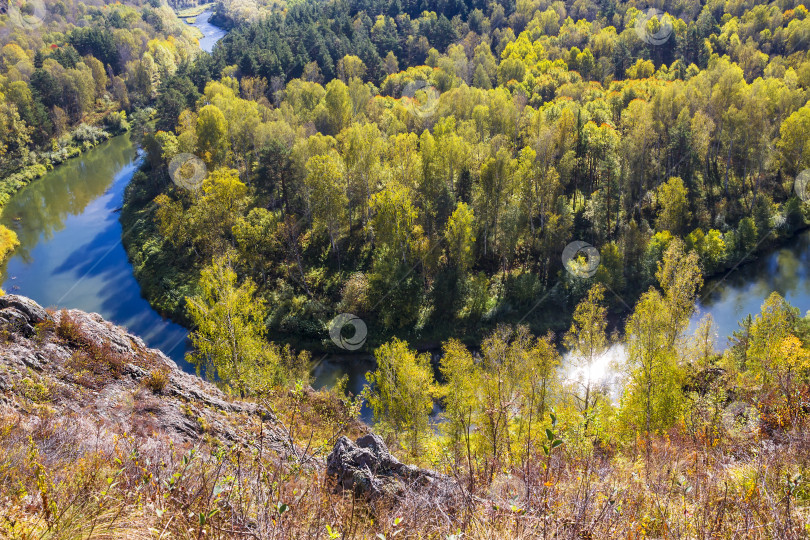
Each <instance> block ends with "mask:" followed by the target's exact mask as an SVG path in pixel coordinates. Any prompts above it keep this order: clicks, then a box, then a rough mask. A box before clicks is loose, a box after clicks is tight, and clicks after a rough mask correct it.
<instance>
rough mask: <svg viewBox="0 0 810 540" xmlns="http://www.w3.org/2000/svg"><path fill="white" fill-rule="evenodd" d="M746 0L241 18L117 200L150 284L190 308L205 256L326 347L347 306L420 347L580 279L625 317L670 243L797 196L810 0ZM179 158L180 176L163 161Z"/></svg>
mask: <svg viewBox="0 0 810 540" xmlns="http://www.w3.org/2000/svg"><path fill="white" fill-rule="evenodd" d="M754 4H755V3H751V2H749V3H721V2H714V3H708V4H706V5H704V6H700V5H698V4H688V5H683V6H681V5H675V6H669V5H667V6H663V7H665V8H666V9H667V10H668V11H666V13H665V14H661V15H658V16H656V14H655V13H656V12H655V11H654V10H652V11H651V10H650V9H643V10H640V9H638V8H637V7H635V6H633V5H632V4H629V3H621V4H609V5H606V6H601V7H598V6H595V5H593V4H589V3H582V2H576V3H573V4H570V3H569V4H565V3H562V2H554V3H548V2H547V3H544V2H521V3H518V4H515V5H513V4H510V3H504V4H494V3H493V4H489V5H484V4H481V5H478V4H475V3H470V4H466V3H449V4H445V3H438V4H436V5H433V4H418V5H417V4H413V5H411V4H401V3H374V2H368V3H365V2H329V3H325V4H323V3H315V2H302V3H297V4H295V5H291V6H289V7H288V8H287V9H286V10H284V11H283V12H282V11H273V12H272V13H270V14H269V15H267V16H266V17H264V18H260V19H258V20H257V21H255V22H252V23H245V24H242V25H239V26H237V28H235V29H234V30H233V31H232V32H231V33H230V34H229V35H228V36H227V37H226V38H225V39H224V40H223V41H222V42H221V43H220V44H218V46H217V48H216V50H215V52H214V54H213V56H208V55H202V56H199V57H197V59H196V60H194V61H192V62H188V63H184V64H182V65H179V66H178V68H177V72H176V73H174V74H173V75H171V76H167V77H164V78H163V79H162V80H161V81H160V84H159V97H158V98H157V104H156V106H155V110H156V118H157V122H156V124H155V131H154V132H151V133H148V134H147V136H146V138H145V141H144V146H145V148H146V149H147V151H148V163H149V167H148V168H147V169H146V170H145V171H144V174H143V175H140V176H139V177H138V178H137V179H136V181H135V182H134V185H133V187H132V189H131V194H130V195H131V196H130V204H129V205H128V209H126V210H125V223H126V224H127V225H128V226H129V228H132V227H134V232H133V234H132V235H131V239H130V241H129V244H128V245H129V248H130V255H131V257H132V259H133V261H134V264H135V266H136V272H137V273H138V276H139V278H140V280H141V282H142V284H143V286H144V290H145V294H146V295H147V297H148V298H149V299H150V300H151V301H152V303H153V305H155V306H157V308H158V309H159V310H160V311H161V312H164V313H167V314H171V315H172V316H173V317H175V318H177V319H179V320H182V321H185V322H187V323H188V322H189V321H190V319H189V317H188V313H187V311H186V301H185V298H186V297H187V296H193V295H194V294H196V293H198V292H199V287H198V281H199V276H200V272H201V270H202V269H203V268H205V267H206V265H209V264H211V262H212V261H213V260H214V259H216V258H218V257H223V256H225V257H227V258H228V260H229V261H230V264H231V266H232V268H233V269H234V271H235V272H236V274H237V275H238V276H239V280H240V282H246V283H248V282H249V286H250V287H255V289H256V294H257V295H258V296H259V297H260V298H261V299H262V300H263V301H264V305H265V306H266V308H265V312H264V313H263V314H262V316H263V318H264V321H265V325H266V327H267V329H268V331H269V332H270V335H271V336H272V337H273V338H274V339H278V340H281V341H285V342H294V343H298V344H306V345H308V346H313V347H316V348H318V347H321V346H322V347H328V346H330V342H329V340H328V339H325V338H326V337H327V331H326V329H327V327H328V324H329V322H330V321H331V320H332V319H333V318H334V317H335V316H336V315H337V314H338V313H341V312H346V313H352V314H355V315H357V316H358V317H361V318H363V320H364V321H365V322H366V324H367V325H368V327H369V339H370V340H371V342H372V343H377V344H379V343H382V342H383V341H385V339H387V338H388V337H390V336H392V335H398V336H400V337H404V338H408V339H411V340H415V341H416V342H419V343H423V344H431V343H434V344H435V343H438V342H440V341H441V340H442V339H444V338H446V337H449V336H456V337H460V338H464V339H467V340H468V341H470V342H474V341H478V340H480V330H481V329H482V328H484V329H493V328H494V327H495V325H496V324H497V323H499V322H512V323H515V322H524V323H527V324H529V325H530V327H531V328H532V330H533V331H535V332H538V333H542V332H545V331H546V330H547V329H549V328H551V329H554V330H557V331H560V330H564V329H565V327H566V326H567V317H560V316H559V309H560V308H562V309H563V312H567V313H568V314H569V316H570V314H571V313H572V312H573V308H574V306H575V305H576V303H577V302H578V301H579V300H580V299H581V298H583V296H584V294H585V292H586V291H587V290H588V288H589V287H590V285H591V284H592V282H598V283H601V284H603V285H604V286H605V287H606V288H607V289H608V291H609V293H608V296H607V297H606V300H607V301H608V302H609V304H610V309H611V311H614V312H617V313H624V314H626V313H627V312H628V311H629V306H631V305H632V304H633V303H634V302H635V301H636V300H637V299H638V298H639V296H640V294H641V293H642V292H643V291H645V290H646V289H647V288H648V287H649V286H650V285H652V284H654V283H655V272H656V269H657V266H658V263H659V262H660V260H661V257H662V254H663V253H664V251H665V250H666V248H667V246H668V245H669V244H670V243H671V241H672V240H673V239H674V238H681V239H683V241H684V242H685V244H686V246H687V248H688V249H692V250H695V251H696V252H697V253H698V256H699V258H700V264H701V268H702V270H703V272H704V273H705V274H706V276H712V275H716V274H720V273H722V272H724V271H727V270H728V269H731V268H734V267H736V266H737V265H739V264H740V263H741V262H744V261H745V260H747V259H749V258H751V257H753V256H755V253H756V252H757V251H758V250H760V249H765V248H768V247H771V246H773V245H774V244H775V243H776V242H779V241H780V240H782V239H784V238H787V237H790V236H791V235H792V234H793V233H794V232H796V231H797V230H799V229H801V228H803V227H804V226H805V223H806V210H807V207H806V206H805V205H804V204H803V200H802V196H803V195H804V192H803V191H801V192H800V193H798V194H797V192H796V191H795V190H794V181H795V180H796V178H797V177H798V176H799V173H800V172H801V171H803V170H804V169H805V168H806V167H807V166H808V163H807V161H808V159H810V157H808V154H807V153H806V152H804V148H805V145H806V144H807V138H806V136H805V133H806V126H807V121H808V118H810V108H808V107H807V105H806V104H807V98H808V95H807V89H808V85H810V60H808V58H807V51H806V49H807V39H808V38H807V35H808V34H807V32H808V31H810V20H809V19H808V18H807V13H806V9H805V8H804V7H803V6H801V5H796V6H794V5H793V4H790V5H787V4H784V5H783V4H780V3H770V4H765V3H759V4H757V5H754ZM219 8H220V9H226V10H227V9H228V4H227V3H224V4H221V5H220V6H219ZM226 12H227V11H226ZM186 154H194V155H196V156H198V157H199V158H201V159H202V160H203V161H204V163H205V165H206V168H207V170H209V171H210V172H211V174H210V176H209V177H208V178H207V179H206V180H205V182H204V183H202V184H201V186H199V189H196V190H194V189H193V190H191V191H189V190H185V189H182V188H180V187H177V186H175V185H174V184H173V183H172V182H171V180H170V178H169V174H168V172H167V170H168V165H169V164H170V163H171V162H172V160H173V159H174V158H175V157H176V156H178V155H181V156H184V155H186ZM573 241H580V242H584V243H588V244H591V245H593V246H595V248H596V250H598V255H599V258H600V261H599V262H601V264H599V266H598V268H597V267H596V266H595V265H594V270H595V275H593V276H592V277H590V278H589V279H581V277H582V276H583V275H585V274H590V273H591V272H587V271H586V270H587V268H585V267H583V268H580V271H576V272H567V271H566V270H565V266H564V264H563V261H562V256H563V253H564V251H565V247H566V246H567V245H569V243H571V242H573ZM582 259H583V258H582V257H580V258H578V259H577V260H573V261H569V263H568V267H569V268H568V269H569V270H570V269H572V268H573V267H574V266H576V265H577V264H584V265H585V266H586V267H587V265H588V264H589V263H588V262H586V261H584V260H582Z"/></svg>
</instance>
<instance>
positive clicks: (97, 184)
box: [0, 132, 194, 372]
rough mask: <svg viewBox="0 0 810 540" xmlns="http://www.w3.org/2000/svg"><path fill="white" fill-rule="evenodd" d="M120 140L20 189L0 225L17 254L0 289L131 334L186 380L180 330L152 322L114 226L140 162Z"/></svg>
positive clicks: (0, 275)
mask: <svg viewBox="0 0 810 540" xmlns="http://www.w3.org/2000/svg"><path fill="white" fill-rule="evenodd" d="M132 137H133V135H132V134H131V132H130V133H125V134H122V135H120V136H117V137H113V138H111V139H110V140H108V141H106V142H104V143H100V144H99V145H98V146H97V147H96V148H93V149H92V150H88V151H86V152H83V153H82V154H81V155H80V156H79V157H77V158H76V159H72V160H69V161H67V162H66V163H63V164H62V165H61V166H59V167H57V168H55V169H54V170H52V171H50V172H48V173H47V174H46V175H45V176H44V177H42V178H41V179H39V180H37V181H36V182H32V183H30V184H28V185H27V186H25V187H24V188H22V189H21V190H20V191H19V192H18V193H17V194H16V195H15V196H14V197H13V198H12V199H11V200H10V201H9V202H8V203H7V205H6V207H5V210H4V213H3V215H2V216H0V225H4V226H6V227H8V228H10V229H11V230H13V231H14V232H15V233H16V234H17V236H18V237H19V241H20V246H19V247H18V248H17V249H16V250H15V251H14V252H13V253H12V255H11V256H10V257H9V259H8V260H7V261H6V262H5V263H3V264H0V286H2V287H3V289H4V290H5V291H6V292H7V293H12V294H22V295H25V296H28V297H30V298H33V299H34V300H35V301H37V302H38V303H40V304H42V305H44V306H59V307H67V308H72V309H73V308H75V309H81V310H83V311H86V312H89V313H99V314H100V315H101V316H103V317H104V318H105V319H107V320H110V321H113V322H114V323H115V324H117V325H120V326H125V327H126V328H127V329H128V330H130V331H131V332H134V333H137V334H138V335H140V336H141V337H143V338H144V340H145V341H146V342H147V344H148V345H149V346H150V347H154V348H159V349H161V350H163V351H164V352H165V353H166V354H167V355H168V356H170V357H171V358H172V359H173V360H174V361H175V362H177V363H178V364H179V365H180V366H182V367H183V368H184V369H186V370H187V371H189V372H193V370H194V368H193V366H189V365H188V364H187V363H185V361H184V356H185V353H186V351H187V350H188V343H187V341H186V334H187V332H186V330H185V328H183V327H181V326H179V325H176V324H174V323H172V322H171V321H168V320H166V319H164V318H162V317H161V316H160V314H159V313H157V312H155V311H154V310H153V309H152V308H151V307H150V306H149V304H148V302H147V301H146V300H144V299H143V298H142V297H141V292H140V287H139V286H138V282H137V281H136V280H135V277H134V275H133V273H132V268H131V265H130V263H129V260H128V258H127V254H126V251H125V250H124V248H123V246H122V245H121V238H122V236H123V237H126V235H127V231H126V230H124V229H122V228H121V224H120V223H119V221H118V217H119V211H120V209H121V206H122V202H123V194H124V189H125V188H126V186H127V185H128V184H129V183H130V180H131V179H132V176H133V175H134V174H135V173H136V171H137V170H138V166H139V164H140V158H139V156H138V151H137V146H136V144H135V143H134V141H133V140H132Z"/></svg>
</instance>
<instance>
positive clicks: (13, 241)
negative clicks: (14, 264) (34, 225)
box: [0, 225, 20, 262]
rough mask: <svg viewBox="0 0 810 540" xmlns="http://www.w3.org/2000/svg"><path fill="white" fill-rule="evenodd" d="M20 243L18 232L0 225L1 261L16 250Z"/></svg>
mask: <svg viewBox="0 0 810 540" xmlns="http://www.w3.org/2000/svg"><path fill="white" fill-rule="evenodd" d="M19 245H20V241H19V239H18V238H17V234H16V233H15V232H14V231H12V230H11V229H8V228H7V227H4V226H2V225H0V262H3V261H4V260H5V258H6V257H7V256H8V255H9V254H10V253H11V252H12V251H14V248H16V247H17V246H19Z"/></svg>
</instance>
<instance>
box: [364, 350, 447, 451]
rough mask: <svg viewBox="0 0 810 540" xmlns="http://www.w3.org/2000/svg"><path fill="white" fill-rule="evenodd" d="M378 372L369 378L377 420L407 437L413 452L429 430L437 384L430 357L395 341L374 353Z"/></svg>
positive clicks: (368, 376)
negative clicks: (434, 379) (435, 384)
mask: <svg viewBox="0 0 810 540" xmlns="http://www.w3.org/2000/svg"><path fill="white" fill-rule="evenodd" d="M374 357H375V358H376V360H377V369H376V370H375V371H373V372H370V373H369V374H368V375H367V377H366V378H367V379H368V382H369V383H370V385H371V390H370V392H369V398H368V400H369V405H371V409H372V411H373V412H374V419H375V421H377V422H383V423H385V424H386V427H389V428H393V430H394V432H395V433H405V434H407V435H408V438H409V442H410V447H411V451H412V452H414V453H416V452H417V451H418V450H419V441H420V439H422V438H423V437H424V436H425V434H426V433H427V431H428V429H429V427H430V426H429V420H430V412H431V411H432V410H433V397H432V395H433V393H434V388H433V387H434V381H433V371H432V368H431V366H430V355H429V354H426V353H425V354H416V352H415V351H413V350H411V349H409V348H408V344H407V343H406V342H404V341H400V340H399V339H396V338H394V339H393V340H392V341H390V342H388V343H386V344H384V345H382V346H380V347H379V348H378V349H377V350H376V351H374Z"/></svg>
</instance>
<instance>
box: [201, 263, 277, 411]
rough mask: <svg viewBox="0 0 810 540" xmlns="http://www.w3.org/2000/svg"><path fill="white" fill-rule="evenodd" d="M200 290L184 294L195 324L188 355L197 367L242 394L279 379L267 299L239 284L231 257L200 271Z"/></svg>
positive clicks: (249, 284) (248, 285) (251, 287)
mask: <svg viewBox="0 0 810 540" xmlns="http://www.w3.org/2000/svg"><path fill="white" fill-rule="evenodd" d="M200 290H201V292H200V294H199V295H198V296H195V297H193V298H186V302H187V307H188V314H189V317H190V318H191V321H192V323H193V327H194V330H193V331H192V332H191V334H190V337H191V343H192V345H193V346H194V352H193V353H190V358H189V360H190V361H191V362H192V363H194V364H195V365H196V366H197V370H198V372H201V373H203V374H204V375H205V376H206V377H207V378H208V379H210V380H213V381H216V382H217V383H218V384H219V385H220V386H222V387H224V388H228V389H231V390H233V391H235V392H237V393H238V394H239V395H241V396H246V395H251V394H256V393H259V392H262V391H264V390H266V389H267V388H268V386H272V385H273V384H274V383H276V382H279V381H280V373H279V363H280V359H279V356H278V353H277V351H276V350H275V349H274V348H271V347H268V346H267V343H266V341H265V339H264V338H265V332H266V330H265V326H264V316H265V304H264V301H263V300H261V299H260V298H257V297H256V286H255V285H254V284H253V282H252V281H250V280H246V281H245V282H244V283H242V284H241V285H238V283H237V278H236V272H235V271H234V270H233V268H232V267H231V263H230V260H229V258H228V257H227V256H222V257H218V258H216V259H214V261H213V263H212V264H211V265H210V266H208V267H206V268H205V269H203V271H202V273H201V275H200Z"/></svg>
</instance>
